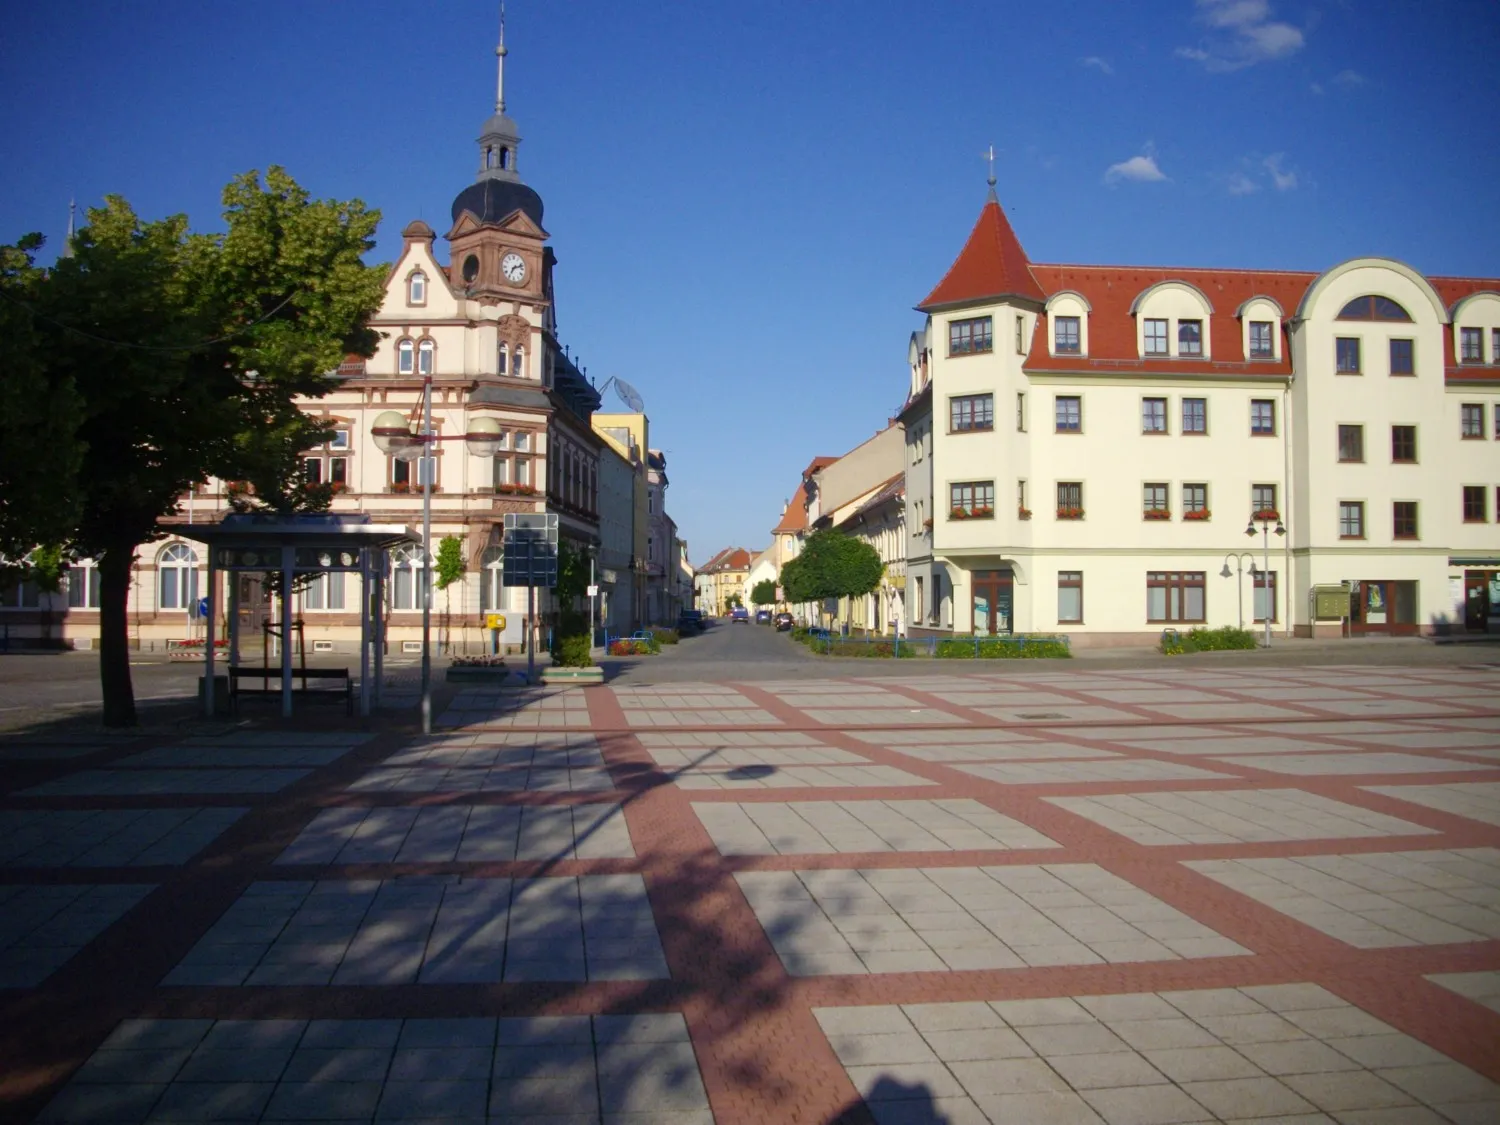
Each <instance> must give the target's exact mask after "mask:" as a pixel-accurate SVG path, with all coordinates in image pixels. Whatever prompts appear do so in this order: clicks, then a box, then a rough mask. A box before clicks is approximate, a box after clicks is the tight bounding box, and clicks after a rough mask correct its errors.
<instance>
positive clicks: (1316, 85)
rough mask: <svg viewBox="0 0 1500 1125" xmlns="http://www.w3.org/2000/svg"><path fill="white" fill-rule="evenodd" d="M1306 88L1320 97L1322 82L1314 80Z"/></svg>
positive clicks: (1321, 94)
mask: <svg viewBox="0 0 1500 1125" xmlns="http://www.w3.org/2000/svg"><path fill="white" fill-rule="evenodd" d="M1308 89H1309V90H1311V91H1312V92H1313V93H1315V94H1317V95H1318V97H1320V98H1321V97H1322V96H1323V83H1321V82H1314V83H1313V84H1312V85H1311V86H1309V87H1308Z"/></svg>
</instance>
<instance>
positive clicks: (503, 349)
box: [495, 344, 510, 375]
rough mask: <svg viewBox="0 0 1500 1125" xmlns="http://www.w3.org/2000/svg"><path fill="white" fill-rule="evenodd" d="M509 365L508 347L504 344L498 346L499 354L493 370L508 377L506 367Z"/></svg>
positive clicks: (508, 372)
mask: <svg viewBox="0 0 1500 1125" xmlns="http://www.w3.org/2000/svg"><path fill="white" fill-rule="evenodd" d="M509 363H510V347H509V346H508V345H506V344H501V345H500V354H499V356H498V358H496V360H495V370H496V371H497V372H499V373H500V374H501V375H509V374H510V371H509V369H508V367H507V365H508V364H509Z"/></svg>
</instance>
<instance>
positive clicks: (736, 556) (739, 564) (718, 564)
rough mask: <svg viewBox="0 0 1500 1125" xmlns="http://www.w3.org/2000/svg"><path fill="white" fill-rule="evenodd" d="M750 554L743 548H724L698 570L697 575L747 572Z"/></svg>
mask: <svg viewBox="0 0 1500 1125" xmlns="http://www.w3.org/2000/svg"><path fill="white" fill-rule="evenodd" d="M749 569H750V552H749V551H747V550H745V548H743V547H725V548H724V549H723V550H722V551H720V552H719V553H718V554H717V555H715V556H714V557H713V558H711V559H709V560H708V562H706V563H704V564H703V566H701V567H699V568H698V573H699V574H706V573H712V572H717V571H721V570H749Z"/></svg>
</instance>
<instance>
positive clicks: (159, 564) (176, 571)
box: [156, 543, 198, 609]
mask: <svg viewBox="0 0 1500 1125" xmlns="http://www.w3.org/2000/svg"><path fill="white" fill-rule="evenodd" d="M156 574H157V586H156V588H157V592H158V597H157V599H156V607H157V608H158V609H188V608H190V607H191V606H192V605H194V604H195V603H196V602H197V601H198V556H197V554H196V553H194V551H193V549H192V548H191V547H189V546H188V545H187V544H186V543H172V544H170V545H169V546H167V548H166V549H165V550H163V551H162V553H161V554H160V555H158V556H157V559H156Z"/></svg>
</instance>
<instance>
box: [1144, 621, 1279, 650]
mask: <svg viewBox="0 0 1500 1125" xmlns="http://www.w3.org/2000/svg"><path fill="white" fill-rule="evenodd" d="M1259 647H1260V645H1259V643H1258V642H1257V641H1256V639H1255V634H1254V633H1252V632H1251V631H1250V630H1249V629H1236V628H1235V627H1234V626H1233V625H1225V626H1223V627H1222V628H1219V629H1204V628H1198V629H1190V630H1188V632H1187V633H1186V635H1184V634H1182V633H1179V632H1177V630H1175V629H1166V630H1163V631H1162V635H1161V651H1162V652H1163V653H1165V654H1166V655H1167V656H1179V655H1181V654H1182V653H1185V652H1227V651H1230V650H1235V649H1253V648H1259Z"/></svg>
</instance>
